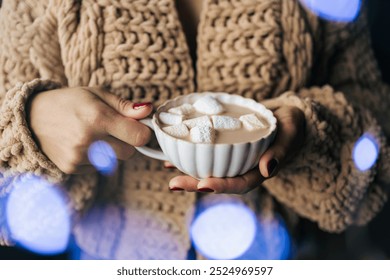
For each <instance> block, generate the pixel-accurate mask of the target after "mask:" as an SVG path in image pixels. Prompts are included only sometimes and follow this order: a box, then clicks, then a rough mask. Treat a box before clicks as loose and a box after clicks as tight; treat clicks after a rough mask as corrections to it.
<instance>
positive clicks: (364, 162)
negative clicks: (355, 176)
mask: <svg viewBox="0 0 390 280" xmlns="http://www.w3.org/2000/svg"><path fill="white" fill-rule="evenodd" d="M378 155H379V147H378V144H377V141H375V138H374V137H372V136H371V135H370V134H367V133H365V134H363V135H362V136H361V137H360V138H359V139H358V140H357V141H356V143H355V146H354V148H353V151H352V158H353V161H354V162H355V166H356V168H357V169H359V170H360V171H366V170H368V169H370V168H371V167H372V166H373V165H374V164H375V162H376V161H377V159H378Z"/></svg>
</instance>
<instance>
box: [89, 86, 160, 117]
mask: <svg viewBox="0 0 390 280" xmlns="http://www.w3.org/2000/svg"><path fill="white" fill-rule="evenodd" d="M91 91H92V92H93V93H94V94H95V95H97V96H99V97H100V99H102V101H103V102H105V103H106V104H107V105H109V106H110V107H112V108H113V109H114V110H115V111H117V112H118V113H119V114H121V115H123V116H125V117H129V118H133V119H137V120H138V119H143V118H146V117H147V116H148V115H149V114H150V113H151V112H152V110H153V106H152V103H150V102H145V103H133V102H131V101H130V100H126V99H124V98H121V97H119V96H116V95H115V94H112V93H110V92H108V91H105V90H103V89H101V88H91Z"/></svg>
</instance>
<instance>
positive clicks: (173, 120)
mask: <svg viewBox="0 0 390 280" xmlns="http://www.w3.org/2000/svg"><path fill="white" fill-rule="evenodd" d="M159 119H160V121H161V122H162V123H163V124H168V125H177V124H181V123H182V122H183V119H184V117H183V116H182V115H176V114H171V113H166V112H161V113H160V115H159Z"/></svg>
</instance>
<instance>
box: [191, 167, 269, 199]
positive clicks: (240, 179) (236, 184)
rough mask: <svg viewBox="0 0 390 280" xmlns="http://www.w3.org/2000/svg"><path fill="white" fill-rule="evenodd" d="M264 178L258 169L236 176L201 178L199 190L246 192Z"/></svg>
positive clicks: (232, 192)
mask: <svg viewBox="0 0 390 280" xmlns="http://www.w3.org/2000/svg"><path fill="white" fill-rule="evenodd" d="M263 181H264V178H263V177H262V176H261V174H260V173H259V171H258V170H257V169H253V170H252V171H250V172H248V173H246V174H244V175H242V176H237V177H234V178H207V179H203V180H201V181H200V182H199V183H198V185H197V188H198V190H213V191H214V192H215V193H230V194H244V193H247V192H249V191H251V190H252V189H254V188H256V187H258V186H259V185H260V184H261V183H262V182H263Z"/></svg>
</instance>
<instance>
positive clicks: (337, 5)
mask: <svg viewBox="0 0 390 280" xmlns="http://www.w3.org/2000/svg"><path fill="white" fill-rule="evenodd" d="M300 1H301V2H302V4H303V5H304V6H306V7H307V8H309V9H310V10H311V11H312V12H313V13H314V14H316V15H318V16H319V17H321V18H323V19H326V20H331V21H338V22H350V21H353V20H354V19H355V18H356V17H357V16H358V14H359V11H360V7H361V0H300Z"/></svg>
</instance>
